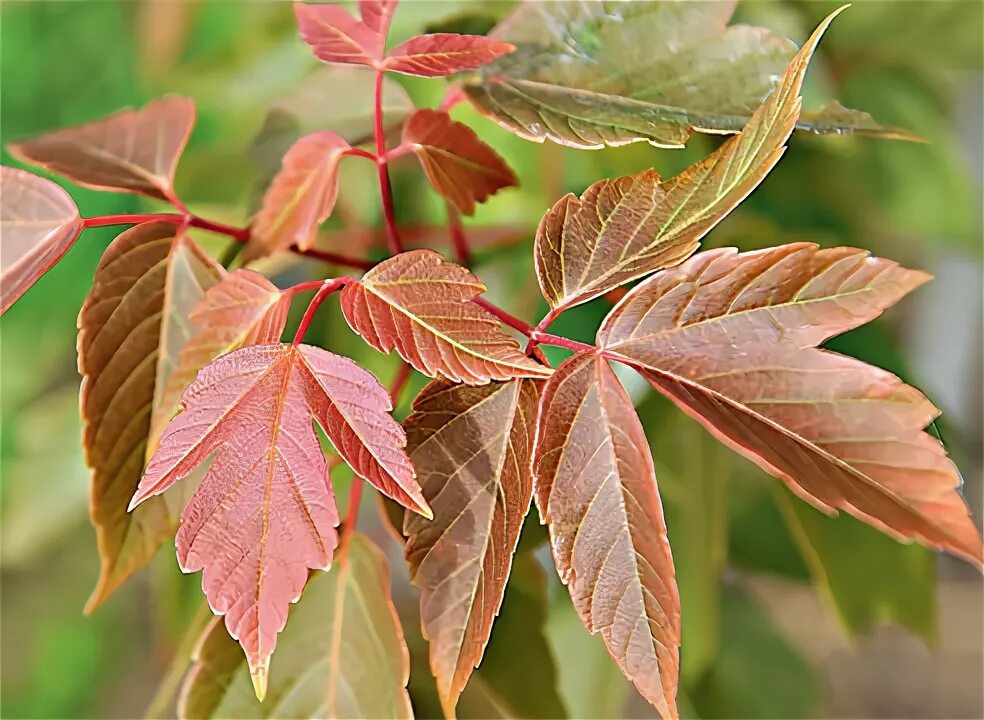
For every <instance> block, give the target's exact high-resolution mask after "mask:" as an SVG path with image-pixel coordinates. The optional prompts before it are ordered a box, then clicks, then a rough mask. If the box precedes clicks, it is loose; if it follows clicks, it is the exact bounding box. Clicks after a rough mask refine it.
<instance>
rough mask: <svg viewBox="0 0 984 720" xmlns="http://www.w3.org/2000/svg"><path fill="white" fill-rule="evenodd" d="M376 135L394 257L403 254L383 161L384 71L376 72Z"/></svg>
mask: <svg viewBox="0 0 984 720" xmlns="http://www.w3.org/2000/svg"><path fill="white" fill-rule="evenodd" d="M373 114H374V115H375V134H376V174H377V175H378V176H379V194H380V196H381V197H382V201H383V217H384V218H385V221H386V242H387V244H388V245H389V251H390V253H391V254H393V255H397V254H399V253H401V252H403V243H402V242H401V241H400V232H399V230H398V229H397V226H396V213H395V211H394V209H393V186H392V184H391V183H390V176H389V166H388V165H387V164H386V162H384V161H383V158H384V157H385V155H386V132H385V130H384V128H383V71H382V70H377V71H376V92H375V102H374V105H373Z"/></svg>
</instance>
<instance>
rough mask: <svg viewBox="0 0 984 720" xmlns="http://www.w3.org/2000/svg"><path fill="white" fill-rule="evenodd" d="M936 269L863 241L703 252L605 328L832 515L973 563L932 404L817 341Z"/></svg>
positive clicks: (672, 390)
mask: <svg viewBox="0 0 984 720" xmlns="http://www.w3.org/2000/svg"><path fill="white" fill-rule="evenodd" d="M928 279H929V276H928V275H926V274H925V273H922V272H918V271H913V270H906V269H904V268H901V267H899V266H898V265H897V264H896V263H894V262H891V261H888V260H884V259H881V258H874V257H871V256H869V254H868V253H867V252H865V251H863V250H857V249H854V248H831V249H824V250H821V249H818V248H817V247H816V246H815V245H812V244H808V243H797V244H792V245H786V246H782V247H779V248H774V249H769V250H762V251H756V252H748V253H740V254H739V253H737V252H736V251H735V250H733V249H721V250H712V251H708V252H703V253H699V254H698V255H695V256H694V257H693V258H691V259H690V260H688V261H687V262H686V263H684V264H683V265H681V266H680V267H679V268H676V269H673V270H667V271H664V272H662V273H660V274H658V275H655V276H653V277H652V278H650V279H648V280H646V281H645V282H643V283H641V284H640V285H639V286H637V287H636V288H634V289H633V290H632V291H631V292H630V293H629V294H628V295H626V296H625V298H624V299H623V300H622V301H621V302H620V303H619V304H618V305H617V306H616V307H615V308H614V309H613V310H612V312H611V313H610V314H609V316H608V318H606V320H605V322H604V324H603V325H602V327H601V329H600V331H599V333H598V343H599V346H600V347H601V348H603V350H604V352H605V354H606V355H607V356H608V357H611V358H615V359H619V360H621V361H623V362H626V363H628V364H630V365H632V366H633V367H636V368H637V369H639V370H641V371H642V372H643V374H644V375H645V377H646V378H647V379H648V380H649V381H650V383H652V385H653V387H655V388H656V389H657V390H658V391H660V392H661V393H663V394H664V395H666V396H667V397H669V398H670V400H672V401H673V402H674V403H675V404H676V405H677V406H678V407H679V408H681V409H682V410H683V411H684V412H686V413H687V414H689V415H690V416H692V417H693V418H694V419H696V420H698V421H699V422H700V423H701V424H703V425H704V427H706V428H707V429H708V430H709V431H710V432H711V433H712V434H713V435H714V436H715V437H717V438H718V439H719V440H721V441H722V442H724V443H725V444H727V445H729V446H730V447H732V448H733V449H735V450H736V451H737V452H739V453H741V454H742V455H744V456H745V457H747V458H749V459H750V460H752V461H753V462H755V463H756V464H757V465H759V466H760V467H761V468H762V469H763V470H765V471H766V472H768V473H770V474H772V475H775V476H776V477H779V478H781V479H782V480H783V481H784V482H785V483H786V484H787V485H788V486H789V488H790V489H791V490H792V491H793V492H794V493H796V494H797V495H798V496H799V497H800V498H802V499H804V500H806V501H807V502H809V503H811V504H812V505H814V506H815V507H817V508H818V509H820V510H823V511H825V512H828V513H829V512H834V511H836V510H844V511H846V512H848V513H849V514H851V515H854V516H855V517H857V518H858V519H860V520H863V521H865V522H867V523H870V524H872V525H874V526H875V527H877V528H879V529H881V530H883V531H885V532H887V533H889V534H890V535H892V536H893V537H896V538H898V539H901V540H917V541H919V542H922V543H924V544H926V545H928V546H930V547H934V548H941V549H945V550H948V551H950V552H953V553H955V554H957V555H960V556H961V557H964V558H966V559H967V560H969V561H971V562H972V563H975V564H979V563H980V562H981V557H982V548H981V539H980V536H979V534H978V532H977V530H976V528H975V527H974V523H973V521H972V520H971V518H970V514H969V512H968V510H967V506H966V504H965V503H964V501H963V500H962V498H961V497H960V495H959V493H958V492H957V488H958V487H959V485H960V476H959V473H958V471H957V469H956V467H955V466H954V465H953V463H952V462H951V461H950V460H949V459H948V458H947V456H946V451H945V450H944V449H943V447H942V446H941V445H940V443H939V442H937V441H936V440H935V439H934V438H933V437H931V436H930V435H928V434H927V433H925V432H923V428H924V427H925V426H926V425H927V424H928V423H929V422H930V421H931V420H932V419H933V418H934V417H936V416H937V414H938V412H939V411H938V410H937V409H936V408H935V407H933V405H932V404H931V403H930V402H929V400H927V399H926V398H925V397H924V396H923V394H922V393H920V392H919V391H918V390H916V389H915V388H912V387H909V386H908V385H905V384H903V383H902V381H901V380H899V379H898V378H897V377H895V376H894V375H892V374H891V373H888V372H885V371H883V370H880V369H878V368H875V367H872V366H870V365H866V364H864V363H862V362H860V361H858V360H855V359H853V358H849V357H845V356H842V355H838V354H836V353H833V352H828V351H825V350H820V349H816V348H817V346H818V345H820V344H821V343H823V342H824V341H825V340H828V339H829V338H831V337H832V336H834V335H837V334H839V333H842V332H846V331H848V330H850V329H852V328H855V327H857V326H859V325H862V324H864V323H866V322H868V321H870V320H872V319H874V318H875V317H877V316H878V315H880V314H881V313H882V312H883V311H884V310H885V309H886V308H888V307H891V306H892V305H894V304H895V303H896V302H897V301H898V300H899V299H900V298H902V297H903V296H904V295H906V294H907V293H908V292H910V291H911V290H913V289H914V288H916V287H918V286H919V285H922V284H923V283H925V282H926V281H927V280H928Z"/></svg>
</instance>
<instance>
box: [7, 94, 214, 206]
mask: <svg viewBox="0 0 984 720" xmlns="http://www.w3.org/2000/svg"><path fill="white" fill-rule="evenodd" d="M194 124H195V104H194V102H192V101H191V100H189V99H188V98H184V97H178V96H174V95H170V96H167V97H163V98H161V99H159V100H154V101H153V102H150V103H148V104H147V105H145V106H144V107H142V108H140V109H138V110H132V109H127V110H121V111H120V112H118V113H115V114H113V115H110V116H109V117H107V118H104V119H102V120H96V121H95V122H91V123H87V124H85V125H79V126H77V127H71V128H66V129H64V130H58V131H57V132H53V133H48V134H47V135H41V136H40V137H36V138H31V139H30V140H23V141H21V142H19V143H14V144H12V145H10V146H9V147H8V149H9V150H10V153H11V154H12V155H13V156H14V157H16V158H17V159H18V160H22V161H24V162H27V163H32V164H34V165H38V166H40V167H43V168H44V169H46V170H50V171H51V172H53V173H57V174H59V175H62V176H63V177H66V178H68V179H69V180H71V181H72V182H75V183H78V184H79V185H84V186H86V187H91V188H95V189H96V190H116V191H123V192H133V193H139V194H142V195H150V196H151V197H155V198H159V199H161V200H172V201H173V199H174V171H175V168H176V167H177V164H178V158H180V157H181V153H182V152H183V151H184V147H185V144H186V143H187V142H188V136H189V135H191V129H192V127H193V126H194Z"/></svg>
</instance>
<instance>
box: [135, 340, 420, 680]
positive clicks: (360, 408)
mask: <svg viewBox="0 0 984 720" xmlns="http://www.w3.org/2000/svg"><path fill="white" fill-rule="evenodd" d="M181 404H182V408H183V410H182V412H181V413H179V414H178V415H177V416H176V417H175V419H174V420H173V421H172V422H171V424H170V425H168V427H167V430H166V431H165V433H164V437H163V438H162V439H161V443H160V445H159V446H158V448H157V451H156V452H155V453H154V456H153V457H152V458H151V461H150V464H149V465H148V467H147V470H146V472H145V473H144V476H143V478H142V479H141V481H140V486H139V488H138V489H137V492H136V494H135V495H134V496H133V499H132V500H131V502H130V507H131V508H133V507H137V506H138V505H139V504H140V503H141V502H143V501H144V500H146V499H148V498H151V497H153V496H155V495H158V494H160V493H161V492H164V491H165V490H167V488H168V487H170V486H171V485H172V484H173V483H174V482H175V481H176V480H178V479H180V478H182V477H184V476H186V475H187V474H188V473H190V472H191V471H192V470H194V469H195V467H196V466H198V465H199V464H200V463H202V462H204V461H205V460H206V459H208V458H209V457H210V456H212V455H213V454H216V453H217V455H216V457H215V460H214V462H213V463H212V465H211V467H210V468H209V471H208V473H207V474H206V476H205V479H204V480H203V481H202V484H201V487H200V488H199V489H198V491H197V492H196V494H195V496H194V498H193V499H192V501H191V502H190V503H189V504H188V506H187V507H186V508H185V510H184V511H183V512H182V514H181V527H180V528H179V530H178V535H177V548H178V562H179V563H180V565H181V567H182V569H183V570H184V571H186V572H194V571H197V570H202V569H204V571H205V572H204V576H203V579H202V588H203V589H204V591H205V594H206V596H207V597H208V601H209V605H210V606H211V607H212V609H213V611H215V613H216V614H220V615H225V624H226V629H227V630H228V631H229V634H230V635H231V636H232V637H234V638H236V639H238V640H239V643H240V644H241V645H242V646H243V650H244V651H245V653H246V658H247V661H248V662H249V666H250V672H251V675H252V677H253V682H254V685H255V688H256V694H257V697H258V698H260V699H262V697H263V695H264V693H265V689H266V683H267V676H268V668H269V662H270V655H271V654H272V653H273V649H274V646H275V645H276V641H277V633H279V632H280V631H281V629H283V627H284V623H285V622H286V619H287V609H288V606H289V605H290V603H292V602H295V601H296V600H297V598H298V597H299V596H300V594H301V590H302V588H303V587H304V583H305V581H306V579H307V571H308V569H309V568H321V569H324V568H327V567H328V566H329V565H330V563H331V558H332V552H333V550H334V547H335V544H336V542H337V534H336V532H335V526H336V525H337V524H338V513H337V509H336V507H335V500H334V496H333V493H332V490H331V486H330V483H329V481H328V475H327V467H326V464H325V458H324V455H323V454H322V450H321V446H320V444H319V442H318V438H317V436H316V435H315V432H314V428H313V424H312V421H313V420H317V422H318V424H319V425H320V426H321V428H322V429H323V430H324V431H325V433H326V434H327V436H328V438H329V439H330V440H331V441H332V443H333V445H334V446H335V449H336V451H337V452H338V454H339V455H340V456H341V457H342V458H344V459H345V461H346V462H347V463H348V464H349V465H350V466H351V467H352V469H353V470H354V471H355V472H356V473H357V474H358V475H360V476H361V477H363V478H365V479H366V480H367V481H368V482H370V483H371V484H372V485H374V486H375V487H376V488H378V489H379V490H380V491H381V492H383V493H385V494H386V495H389V496H390V497H393V498H394V499H396V500H398V501H399V502H401V503H402V504H404V505H405V506H408V507H410V508H411V509H414V510H416V511H418V512H422V513H427V514H429V509H428V507H427V503H426V502H425V501H424V499H423V497H422V496H421V494H420V490H419V488H418V486H417V484H416V482H415V480H414V472H413V467H412V466H411V464H410V461H409V459H408V458H407V456H406V454H405V453H404V452H403V447H404V444H405V442H406V437H405V435H404V432H403V429H402V428H401V427H400V426H399V424H398V423H397V422H396V421H395V420H393V419H392V418H391V417H390V415H389V411H390V409H391V404H390V398H389V394H388V393H387V392H386V390H385V389H384V388H383V387H382V386H381V385H380V384H379V383H378V382H377V381H376V379H375V378H374V377H373V376H372V375H370V374H369V373H368V372H366V371H365V370H363V369H361V368H359V367H358V366H357V365H356V364H355V363H353V362H352V361H351V360H348V359H347V358H342V357H339V356H338V355H333V354H332V353H329V352H327V351H326V350H321V349H319V348H314V347H311V346H308V345H296V346H295V345H252V346H249V347H246V348H242V349H240V350H237V351H235V352H232V353H230V354H228V355H224V356H222V357H221V358H219V359H218V360H216V361H215V362H213V363H211V364H210V365H208V366H207V367H205V368H204V369H203V370H202V371H201V373H199V375H198V379H197V380H195V382H194V383H193V384H192V385H191V386H190V387H189V388H188V390H187V391H186V392H185V394H184V396H183V398H182V401H181Z"/></svg>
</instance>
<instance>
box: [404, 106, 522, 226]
mask: <svg viewBox="0 0 984 720" xmlns="http://www.w3.org/2000/svg"><path fill="white" fill-rule="evenodd" d="M403 143H404V144H405V145H409V146H410V147H411V149H412V150H413V152H414V153H415V154H416V156H417V158H418V159H419V160H420V165H421V167H423V169H424V173H426V175H427V179H428V180H430V184H431V185H432V186H433V187H434V190H436V191H437V192H438V194H440V195H441V196H442V197H444V198H445V199H446V200H447V201H448V202H450V203H451V204H452V205H454V206H455V207H456V208H457V209H458V210H459V211H460V212H462V213H464V214H465V215H471V214H473V213H474V212H475V203H476V202H485V200H487V199H488V198H489V197H490V196H492V195H494V194H495V193H496V192H498V191H499V190H501V189H502V188H507V187H513V186H515V185H518V184H519V181H518V180H517V178H516V175H515V174H514V173H513V171H512V170H511V169H510V168H509V166H508V165H507V164H506V161H505V160H503V159H502V158H501V157H499V155H498V153H496V152H495V150H493V149H492V148H490V147H489V146H488V145H486V144H485V143H483V142H482V141H481V140H479V139H478V135H476V134H475V131H474V130H472V129H471V128H470V127H468V126H467V125H465V124H463V123H459V122H456V121H454V120H452V119H451V116H450V115H448V114H447V113H446V112H444V111H441V110H428V109H422V110H417V111H416V112H415V113H413V115H411V116H410V117H409V118H407V121H406V124H405V125H404V126H403Z"/></svg>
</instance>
